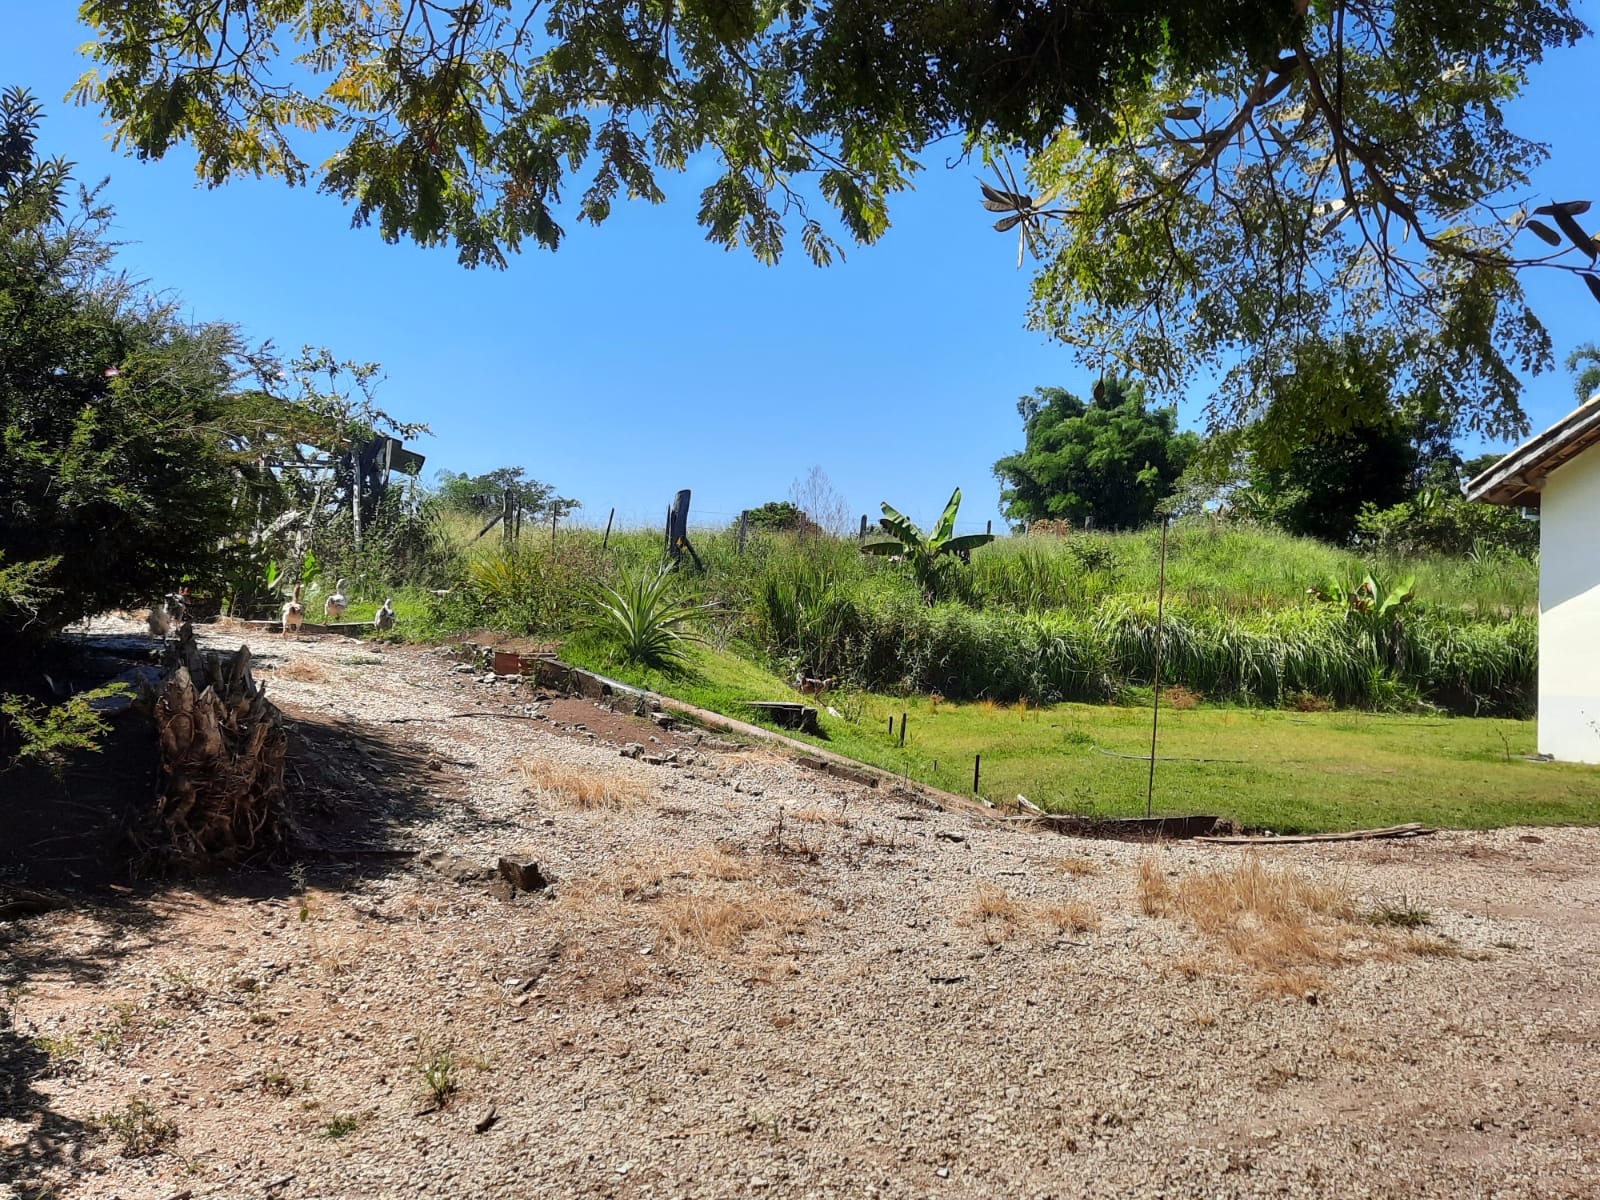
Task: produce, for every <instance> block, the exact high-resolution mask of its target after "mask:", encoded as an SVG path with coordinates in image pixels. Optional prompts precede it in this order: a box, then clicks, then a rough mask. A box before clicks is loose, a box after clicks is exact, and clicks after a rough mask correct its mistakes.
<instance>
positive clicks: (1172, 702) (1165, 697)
mask: <svg viewBox="0 0 1600 1200" xmlns="http://www.w3.org/2000/svg"><path fill="white" fill-rule="evenodd" d="M1204 699H1205V693H1204V692H1195V691H1191V690H1190V689H1188V688H1186V687H1184V686H1183V684H1181V683H1175V684H1173V685H1172V686H1171V687H1169V688H1166V689H1164V690H1163V691H1162V693H1161V703H1163V704H1164V705H1166V706H1167V707H1168V708H1171V709H1175V710H1176V711H1178V712H1187V711H1188V710H1190V709H1194V708H1199V707H1200V702H1201V701H1202V700H1204Z"/></svg>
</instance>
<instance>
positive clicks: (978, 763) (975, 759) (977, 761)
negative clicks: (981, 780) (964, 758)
mask: <svg viewBox="0 0 1600 1200" xmlns="http://www.w3.org/2000/svg"><path fill="white" fill-rule="evenodd" d="M982 766H983V755H981V754H974V755H973V756H972V791H973V794H974V795H976V794H977V793H978V770H979V768H981V767H982Z"/></svg>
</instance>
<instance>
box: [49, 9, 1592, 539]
mask: <svg viewBox="0 0 1600 1200" xmlns="http://www.w3.org/2000/svg"><path fill="white" fill-rule="evenodd" d="M81 11H82V14H83V18H84V20H85V21H86V22H87V23H88V24H89V26H90V27H91V29H92V30H93V33H94V35H95V39H96V40H95V42H94V43H93V45H92V49H91V53H92V54H93V56H94V57H95V58H96V59H97V60H98V63H99V69H98V71H96V72H91V73H90V74H89V75H88V76H86V77H85V79H84V80H83V81H82V82H81V83H80V85H79V88H78V96H79V98H80V99H82V100H88V101H93V102H97V103H99V104H100V105H101V106H102V108H103V109H104V111H105V112H106V114H107V115H108V116H109V117H110V119H111V120H112V122H113V126H114V128H115V130H116V136H117V137H118V139H119V140H120V141H121V142H122V143H123V144H125V145H127V146H129V147H131V148H132V149H133V150H134V151H135V152H136V153H137V154H139V155H140V156H143V157H160V156H162V155H163V154H165V153H166V152H167V151H168V150H169V149H170V148H171V146H172V145H173V144H174V143H176V142H179V141H187V142H188V143H190V144H191V145H192V146H193V147H194V149H195V150H196V152H197V158H198V163H197V169H198V171H199V173H200V175H201V177H202V178H204V179H205V180H206V181H207V182H209V183H212V184H216V183H220V182H222V181H224V180H226V179H228V178H231V177H234V176H238V175H261V174H270V175H276V176H280V177H282V178H284V179H286V180H288V181H289V182H291V183H303V182H307V181H309V180H311V179H313V178H314V177H316V176H317V175H318V169H317V168H314V167H313V166H312V165H311V164H310V163H308V162H307V160H306V159H305V158H303V157H302V156H301V153H300V150H299V149H297V142H299V139H301V138H320V139H323V140H324V142H325V141H326V140H328V139H331V140H332V141H333V142H334V144H335V146H336V149H335V152H334V153H333V155H332V156H331V158H329V159H328V160H327V162H326V164H325V166H324V167H323V168H321V174H320V183H321V186H322V187H323V188H324V189H325V190H327V191H329V192H332V193H333V194H335V195H338V196H340V197H342V198H343V199H345V200H346V201H348V202H349V203H350V204H352V205H353V206H354V211H355V217H356V220H357V222H358V223H367V222H376V224H377V225H378V228H379V231H380V233H381V234H382V236H383V237H384V238H386V239H388V240H397V239H399V238H402V237H411V238H414V239H416V240H417V241H419V242H421V243H423V244H425V245H434V244H446V243H448V244H453V245H454V246H455V247H456V248H457V249H458V251H459V253H460V257H461V259H462V261H463V262H466V263H468V264H480V263H487V264H493V265H501V264H503V263H504V261H505V255H506V253H507V252H508V251H511V250H515V249H516V248H517V247H519V246H520V245H521V244H522V243H523V242H524V240H526V239H529V238H531V239H533V240H534V241H535V242H536V243H537V244H540V245H543V246H549V247H554V246H556V245H558V244H559V243H560V241H561V239H562V237H563V236H564V231H563V228H562V225H561V223H560V220H559V213H560V210H561V207H562V205H563V196H564V192H565V191H566V190H567V189H568V188H569V187H576V186H582V187H583V191H582V192H581V194H580V195H579V196H578V197H577V199H576V203H575V209H576V214H577V216H578V218H579V219H580V220H585V221H591V222H595V223H598V222H600V221H603V220H604V219H605V218H606V216H607V215H608V214H609V213H610V211H611V209H612V206H613V203H614V202H615V200H616V199H617V198H618V197H619V196H622V195H626V196H628V197H630V198H641V199H645V200H648V201H651V202H659V201H660V200H662V199H663V198H664V195H665V193H664V191H663V189H662V186H661V183H660V181H659V179H658V172H659V171H661V170H668V171H680V170H682V169H684V168H685V167H686V165H687V164H688V162H689V161H690V160H691V158H695V157H697V156H705V157H708V158H712V159H714V160H716V161H717V163H718V164H719V171H718V174H717V176H716V177H715V178H714V179H713V181H712V182H711V183H710V184H709V185H708V186H707V187H706V188H705V189H704V190H703V191H702V193H701V197H700V201H701V203H700V208H699V220H700V222H701V224H702V225H703V226H704V227H705V229H706V231H707V236H708V238H710V239H711V240H712V241H714V242H717V243H719V244H722V245H726V246H733V245H736V244H744V245H746V246H748V247H749V248H750V249H751V250H752V251H753V252H754V253H755V255H756V256H757V257H758V258H759V259H761V260H762V261H766V262H772V261H775V260H776V259H777V258H778V256H779V254H780V253H781V252H782V248H783V242H784V236H785V229H786V226H792V225H793V224H795V223H796V222H798V224H799V227H800V237H801V242H802V244H803V246H804V248H805V249H806V251H807V253H808V254H809V255H810V256H811V257H812V258H813V259H814V260H815V261H817V262H819V263H822V262H828V261H831V259H832V258H833V257H834V256H835V254H836V252H837V251H838V245H837V243H836V241H835V238H834V236H833V234H832V233H831V232H830V230H829V229H828V228H825V227H824V225H823V224H822V222H821V220H819V219H818V218H817V217H816V216H814V215H813V214H812V212H811V210H810V207H809V206H808V193H809V194H820V195H821V197H822V198H823V199H824V200H825V201H826V202H827V204H828V205H829V206H831V208H832V209H833V211H834V214H835V215H836V217H837V218H838V222H839V224H841V225H842V226H843V228H844V229H845V230H846V231H847V232H848V234H849V235H850V236H852V237H854V238H855V239H856V240H857V241H860V242H872V241H874V240H876V239H877V238H878V237H880V236H881V235H882V234H883V232H884V231H885V230H886V229H887V228H888V225H889V201H890V199H891V197H892V196H893V195H894V194H895V193H896V192H898V191H900V190H902V189H904V188H906V187H907V186H909V184H910V181H911V179H912V176H913V174H914V172H915V171H916V170H917V169H918V166H919V164H918V155H919V154H921V153H922V152H924V151H925V149H926V148H927V147H928V146H929V145H930V144H933V143H935V142H937V141H939V140H941V139H945V138H948V137H950V136H951V135H955V136H956V137H958V138H960V139H962V141H963V144H964V146H965V149H966V152H967V153H968V154H972V153H976V154H978V155H979V156H980V157H981V158H982V159H983V161H985V162H988V163H999V162H1002V161H1004V156H1005V154H1006V152H1007V151H1018V152H1021V153H1022V154H1024V155H1027V156H1029V157H1030V159H1031V162H1030V165H1029V175H1030V177H1031V179H1032V181H1033V184H1034V185H1035V186H1036V187H1037V189H1038V190H1039V195H1038V196H1037V197H1035V196H1030V195H1027V194H1026V193H1025V192H1024V190H1023V189H1022V188H1020V187H1019V186H1017V185H1016V183H1015V181H1014V180H1005V181H1003V182H1005V183H1006V184H1007V186H1006V187H1004V188H990V189H988V191H986V193H985V202H986V206H987V207H989V208H991V210H993V211H999V212H1002V213H1004V214H1005V215H1003V216H1002V217H1001V219H1000V220H999V221H998V222H997V227H999V228H1002V229H1007V230H1009V229H1012V228H1018V227H1020V230H1021V234H1022V237H1023V244H1024V246H1029V245H1031V246H1034V247H1035V248H1042V249H1043V250H1044V252H1045V255H1046V262H1045V265H1044V267H1043V270H1042V271H1041V273H1040V275H1039V277H1038V279H1037V284H1036V289H1035V302H1034V308H1033V314H1032V320H1033V322H1034V324H1035V326H1036V327H1038V328H1040V329H1043V330H1046V331H1048V332H1050V333H1051V334H1053V335H1055V336H1058V337H1060V338H1061V339H1063V340H1064V341H1065V342H1067V343H1068V344H1070V345H1072V346H1075V347H1077V348H1078V349H1079V350H1080V351H1081V352H1082V355H1083V357H1084V358H1085V359H1086V360H1087V361H1089V362H1091V363H1092V365H1094V366H1095V368H1096V369H1097V370H1100V371H1102V372H1104V371H1105V370H1106V369H1107V367H1108V366H1114V367H1116V368H1117V369H1119V370H1122V371H1136V372H1138V373H1140V374H1141V375H1142V376H1144V377H1145V378H1147V379H1148V380H1150V381H1151V382H1152V384H1153V385H1155V386H1157V387H1159V388H1161V389H1171V390H1174V391H1176V390H1178V389H1181V388H1182V387H1184V386H1185V385H1186V384H1188V383H1189V382H1191V381H1193V380H1194V379H1195V378H1196V377H1197V376H1200V375H1216V376H1219V377H1220V379H1221V386H1220V388H1219V389H1218V391H1217V396H1216V406H1215V409H1214V412H1213V415H1214V417H1215V419H1216V420H1217V421H1219V422H1223V423H1230V422H1231V423H1242V422H1244V421H1246V420H1249V419H1251V418H1253V417H1255V416H1258V415H1260V413H1261V411H1262V410H1263V408H1264V407H1265V406H1267V405H1269V404H1270V405H1271V406H1272V407H1273V408H1274V410H1275V411H1276V412H1277V413H1278V414H1279V415H1287V416H1290V417H1291V418H1296V419H1298V417H1299V416H1303V415H1304V414H1305V413H1307V412H1323V411H1333V412H1335V413H1337V411H1338V408H1337V398H1336V397H1337V389H1333V390H1332V391H1330V389H1329V387H1328V384H1329V383H1330V374H1329V373H1330V371H1333V370H1335V369H1337V370H1348V369H1349V367H1350V365H1351V364H1350V362H1349V361H1348V360H1347V359H1344V358H1343V357H1342V356H1339V357H1336V358H1334V359H1329V358H1328V357H1327V356H1326V355H1323V354H1321V353H1320V352H1318V351H1317V350H1316V347H1317V346H1318V345H1327V344H1335V343H1338V342H1340V341H1342V340H1344V339H1356V340H1357V341H1359V343H1360V344H1361V346H1362V348H1363V350H1362V354H1361V355H1360V356H1359V357H1358V359H1357V360H1356V365H1358V366H1359V368H1360V369H1361V370H1363V371H1365V372H1368V373H1369V374H1370V375H1371V376H1372V377H1373V378H1375V379H1381V380H1382V381H1383V386H1382V387H1381V388H1378V389H1376V390H1377V391H1381V392H1383V393H1384V394H1386V395H1389V394H1405V395H1409V396H1411V397H1412V398H1413V399H1414V400H1416V402H1418V403H1419V404H1423V405H1425V406H1428V407H1433V408H1438V409H1444V410H1449V411H1453V412H1459V413H1462V414H1464V415H1465V417H1466V419H1467V421H1468V422H1469V426H1470V427H1471V428H1473V429H1476V430H1482V431H1486V432H1493V433H1510V432H1516V431H1518V430H1520V428H1521V427H1522V425H1523V423H1524V418H1523V414H1522V411H1521V408H1520V405H1519V396H1520V389H1521V384H1520V381H1519V378H1518V374H1519V372H1521V371H1524V370H1528V369H1538V368H1540V367H1542V366H1544V365H1546V363H1547V362H1548V360H1549V357H1550V346H1549V338H1548V336H1547V334H1546V332H1545V329H1544V326H1543V325H1542V324H1541V323H1540V322H1539V320H1538V319H1537V317H1536V316H1535V315H1534V314H1533V313H1532V312H1531V311H1530V310H1529V308H1528V306H1527V304H1526V303H1525V300H1524V297H1523V293H1522V289H1521V286H1520V284H1519V282H1518V277H1519V272H1520V271H1521V270H1523V269H1524V268H1527V267H1533V266H1540V267H1554V268H1556V269H1562V270H1568V271H1571V272H1573V273H1575V274H1577V275H1578V276H1579V277H1581V278H1582V279H1583V280H1584V282H1585V283H1586V284H1587V286H1588V287H1589V288H1590V290H1591V291H1594V292H1595V293H1596V295H1597V296H1600V273H1597V270H1596V265H1595V264H1596V259H1597V252H1600V247H1597V245H1596V243H1595V242H1594V240H1593V239H1592V238H1591V237H1590V235H1589V234H1588V232H1587V231H1586V230H1585V229H1584V228H1583V226H1582V225H1581V223H1580V221H1579V218H1580V217H1581V216H1582V215H1583V214H1584V212H1585V211H1586V209H1587V202H1585V201H1581V200H1561V201H1554V202H1551V203H1546V204H1540V205H1538V206H1537V207H1533V206H1532V205H1531V204H1530V203H1529V202H1528V201H1527V200H1526V199H1525V198H1524V197H1523V196H1522V195H1521V194H1520V193H1521V192H1523V191H1525V190H1526V187H1527V183H1528V179H1529V173H1530V171H1531V170H1532V168H1533V167H1535V166H1536V165H1537V164H1538V163H1539V162H1540V161H1541V160H1542V159H1543V158H1544V156H1545V153H1546V151H1545V148H1544V147H1543V146H1542V145H1540V144H1539V143H1537V142H1535V141H1532V140H1529V139H1527V138H1525V137H1522V136H1520V135H1518V134H1516V133H1515V132H1513V131H1512V130H1511V129H1510V128H1509V127H1508V126H1507V125H1506V123H1505V120H1504V114H1505V111H1506V108H1507V106H1508V105H1509V103H1510V102H1511V101H1512V100H1514V99H1515V98H1516V97H1517V95H1518V94H1519V93H1520V92H1521V90H1522V88H1523V86H1524V85H1525V83H1526V79H1527V75H1528V71H1529V70H1530V69H1531V68H1532V67H1533V66H1534V65H1535V64H1537V63H1538V62H1539V61H1540V60H1541V59H1542V57H1543V55H1544V54H1545V53H1546V52H1547V51H1548V50H1550V49H1552V48H1556V47H1562V46H1567V45H1571V44H1573V43H1575V42H1576V41H1578V40H1579V39H1580V38H1582V37H1583V36H1585V35H1586V34H1587V33H1588V30H1587V28H1586V27H1585V25H1584V24H1583V23H1582V21H1581V20H1580V19H1579V18H1578V16H1577V15H1576V12H1575V10H1574V5H1573V4H1572V2H1571V0H1505V2H1504V3H1500V4H1496V5H1493V6H1489V7H1485V6H1483V5H1478V4H1468V3H1463V2H1459V0H1450V2H1447V3H1443V4H1440V3H1435V2H1433V0H1376V2H1373V3H1366V2H1355V0H1317V2H1316V3H1310V4H1307V3H1292V2H1289V0H1224V2H1221V3H1213V2H1202V0H1179V2H1177V3H1172V2H1170V0H1168V2H1162V3H1157V2H1156V0H1130V2H1128V3H1119V4H1116V5H1109V6H1107V5H1082V4H1021V5H1016V4H989V5H974V4H970V3H968V2H967V0H874V2H872V3H866V2H864V0H832V2H830V3H825V4H824V3H800V2H795V0H717V2H715V3H709V2H701V0H696V2H693V3H662V2H660V0H647V2H645V3H637V2H636V0H561V2H559V3H554V4H548V5H545V4H539V3H535V2H533V0H488V2H485V3H474V4H462V5H439V4H412V5H349V4H343V3H333V2H329V0H315V2H312V3H307V0H233V2H230V3H227V4H218V3H216V2H215V0H90V2H89V3H86V4H84V5H83V6H82V10H81ZM1530 210H1531V211H1530ZM1535 241H1537V244H1536V245H1535ZM1529 246H1533V251H1532V252H1531V253H1530V252H1528V251H1527V250H1526V249H1525V248H1526V247H1529ZM1308 348H1309V349H1308ZM824 524H826V522H824Z"/></svg>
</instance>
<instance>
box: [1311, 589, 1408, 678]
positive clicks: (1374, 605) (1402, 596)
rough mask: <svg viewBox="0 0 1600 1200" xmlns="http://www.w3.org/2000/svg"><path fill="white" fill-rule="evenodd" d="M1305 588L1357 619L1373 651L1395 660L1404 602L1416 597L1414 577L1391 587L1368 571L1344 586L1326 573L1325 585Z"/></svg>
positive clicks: (1324, 601) (1315, 596)
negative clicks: (1362, 576) (1352, 582)
mask: <svg viewBox="0 0 1600 1200" xmlns="http://www.w3.org/2000/svg"><path fill="white" fill-rule="evenodd" d="M1306 591H1307V594H1309V595H1310V596H1312V597H1313V598H1314V599H1317V600H1321V601H1322V602H1323V603H1324V604H1331V605H1333V606H1334V607H1335V608H1338V609H1342V610H1343V611H1344V613H1345V614H1346V617H1347V619H1349V620H1353V621H1355V622H1357V623H1358V624H1359V625H1360V627H1361V629H1362V631H1363V632H1364V633H1365V634H1366V635H1367V637H1368V638H1370V639H1371V644H1372V649H1373V651H1374V653H1376V654H1378V655H1379V656H1380V657H1386V658H1388V659H1389V660H1390V661H1391V662H1394V663H1398V661H1399V658H1400V650H1401V634H1402V628H1401V616H1402V613H1403V610H1404V609H1405V607H1406V605H1408V604H1410V603H1411V602H1412V601H1413V600H1415V599H1416V598H1417V591H1416V579H1415V578H1414V577H1413V578H1408V579H1407V580H1406V581H1405V582H1404V583H1401V584H1399V585H1397V586H1395V587H1386V586H1384V584H1383V583H1381V582H1379V580H1378V579H1377V577H1376V576H1374V575H1373V574H1372V573H1371V572H1370V571H1369V572H1368V573H1367V574H1366V576H1365V577H1364V578H1363V579H1362V580H1361V582H1360V583H1358V584H1356V585H1354V586H1353V587H1346V586H1345V585H1344V583H1343V582H1342V581H1340V580H1339V579H1336V578H1333V577H1332V576H1330V577H1329V579H1328V583H1327V586H1326V587H1313V588H1307V589H1306Z"/></svg>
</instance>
